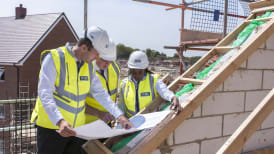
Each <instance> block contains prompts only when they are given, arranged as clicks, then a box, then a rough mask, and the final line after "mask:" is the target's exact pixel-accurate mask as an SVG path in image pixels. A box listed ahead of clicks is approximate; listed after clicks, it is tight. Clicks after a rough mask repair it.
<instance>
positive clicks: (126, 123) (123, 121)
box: [117, 115, 134, 129]
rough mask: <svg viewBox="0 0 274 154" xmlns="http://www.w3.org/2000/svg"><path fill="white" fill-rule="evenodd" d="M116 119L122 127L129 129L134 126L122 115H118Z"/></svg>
mask: <svg viewBox="0 0 274 154" xmlns="http://www.w3.org/2000/svg"><path fill="white" fill-rule="evenodd" d="M117 120H118V122H120V124H121V126H122V128H125V129H130V128H132V127H134V125H133V124H132V123H131V122H129V120H128V119H127V118H126V117H125V116H124V115H120V116H119V117H118V118H117Z"/></svg>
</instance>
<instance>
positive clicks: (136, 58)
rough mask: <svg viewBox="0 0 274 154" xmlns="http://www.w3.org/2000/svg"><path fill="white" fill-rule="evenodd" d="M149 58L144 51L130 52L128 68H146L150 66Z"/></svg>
mask: <svg viewBox="0 0 274 154" xmlns="http://www.w3.org/2000/svg"><path fill="white" fill-rule="evenodd" d="M148 64H149V62H148V58H147V55H146V53H144V52H143V51H135V52H133V53H131V54H130V56H129V59H128V68H132V69H146V68H147V67H148Z"/></svg>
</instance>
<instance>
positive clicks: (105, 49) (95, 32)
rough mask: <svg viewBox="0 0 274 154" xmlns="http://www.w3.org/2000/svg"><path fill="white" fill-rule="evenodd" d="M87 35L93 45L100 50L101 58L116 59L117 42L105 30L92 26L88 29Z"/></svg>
mask: <svg viewBox="0 0 274 154" xmlns="http://www.w3.org/2000/svg"><path fill="white" fill-rule="evenodd" d="M85 37H86V38H88V39H89V40H90V41H91V42H92V45H93V47H94V48H95V49H96V50H97V51H98V53H99V55H100V57H101V58H103V59H104V60H108V61H113V60H115V59H116V47H115V44H114V43H113V41H111V39H110V38H109V37H108V34H107V32H106V31H105V30H103V29H101V28H99V27H96V26H91V27H89V28H88V29H87V30H86V32H85ZM113 46H114V47H113ZM113 48H115V50H113Z"/></svg>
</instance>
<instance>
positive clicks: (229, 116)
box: [154, 35, 274, 154]
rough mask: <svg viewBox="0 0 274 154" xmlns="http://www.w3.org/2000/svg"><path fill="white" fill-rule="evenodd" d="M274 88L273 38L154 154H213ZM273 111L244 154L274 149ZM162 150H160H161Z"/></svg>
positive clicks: (233, 74)
mask: <svg viewBox="0 0 274 154" xmlns="http://www.w3.org/2000/svg"><path fill="white" fill-rule="evenodd" d="M272 88H274V35H272V36H271V38H270V39H269V40H267V41H266V42H264V43H263V44H262V45H261V46H260V48H258V49H257V51H256V52H255V53H254V54H253V55H251V56H250V57H249V58H248V60H246V61H245V62H244V63H243V64H242V65H241V67H240V68H239V69H238V70H236V71H235V72H233V73H232V75H230V76H229V77H228V78H227V79H226V80H225V81H224V82H223V83H222V84H221V85H220V86H219V87H218V88H217V89H216V91H215V92H214V93H213V94H211V96H209V97H208V98H207V99H206V100H205V101H204V102H203V104H202V105H201V106H200V107H199V108H197V109H196V110H195V111H194V113H193V115H192V116H191V117H190V118H189V119H187V120H185V121H184V122H183V123H182V124H181V125H180V126H179V127H178V128H177V129H176V130H175V131H174V132H173V133H172V134H171V135H170V136H169V137H168V141H167V142H166V143H167V145H165V146H164V147H165V148H168V149H169V150H170V152H166V151H167V150H159V149H157V150H156V151H154V154H158V153H159V154H160V153H162V154H163V153H171V154H213V153H216V152H217V150H218V149H219V148H220V147H221V146H222V145H223V144H224V143H225V141H226V140H227V139H228V138H229V137H230V135H231V134H232V133H233V132H234V131H235V130H236V129H237V128H238V127H239V125H240V124H241V123H242V122H243V121H244V120H245V119H246V118H247V116H248V115H249V114H250V113H251V112H252V111H253V109H254V108H255V107H256V106H257V105H258V104H259V103H260V102H261V101H262V99H263V98H264V97H265V96H266V95H267V93H268V92H269V91H270V90H271V89H272ZM273 121H274V112H272V113H271V114H270V116H269V117H268V118H267V119H266V120H265V121H264V122H263V124H262V125H261V127H260V128H259V129H258V130H257V131H256V132H255V134H254V135H253V136H252V137H251V138H250V139H249V140H248V141H247V143H246V144H245V145H244V147H243V149H242V151H241V153H244V152H249V151H254V150H258V149H260V148H264V147H267V146H273V147H274V122H273ZM160 149H161V148H160Z"/></svg>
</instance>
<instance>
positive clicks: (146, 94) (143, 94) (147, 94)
mask: <svg viewBox="0 0 274 154" xmlns="http://www.w3.org/2000/svg"><path fill="white" fill-rule="evenodd" d="M145 96H150V92H143V93H141V97H145Z"/></svg>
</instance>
